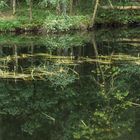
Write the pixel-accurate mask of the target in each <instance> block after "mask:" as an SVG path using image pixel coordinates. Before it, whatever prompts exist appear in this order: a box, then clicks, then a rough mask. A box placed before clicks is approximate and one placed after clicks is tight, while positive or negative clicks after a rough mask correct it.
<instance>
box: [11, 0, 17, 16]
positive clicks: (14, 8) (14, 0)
mask: <svg viewBox="0 0 140 140" xmlns="http://www.w3.org/2000/svg"><path fill="white" fill-rule="evenodd" d="M12 4H13V15H14V14H15V13H16V0H13V3H12Z"/></svg>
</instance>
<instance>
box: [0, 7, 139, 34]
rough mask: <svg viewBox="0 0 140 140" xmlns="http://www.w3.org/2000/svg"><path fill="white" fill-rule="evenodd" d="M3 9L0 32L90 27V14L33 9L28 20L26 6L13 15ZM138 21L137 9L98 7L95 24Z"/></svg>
mask: <svg viewBox="0 0 140 140" xmlns="http://www.w3.org/2000/svg"><path fill="white" fill-rule="evenodd" d="M11 13H12V11H10V10H5V11H2V12H1V14H0V31H1V32H9V31H11V32H25V31H28V32H29V31H30V32H32V31H34V32H35V31H37V32H47V33H48V32H53V33H54V32H68V31H71V30H88V29H89V27H91V18H92V14H91V13H90V14H85V13H82V12H79V13H77V15H71V16H68V15H61V16H60V15H56V14H55V12H54V11H50V10H46V11H43V10H42V9H36V8H34V9H33V20H32V21H30V20H29V12H28V10H27V8H19V9H18V10H17V12H16V13H17V14H15V15H14V16H13V15H12V14H11ZM138 23H140V15H139V10H115V9H112V10H103V9H101V8H99V10H98V12H97V16H96V21H95V25H97V26H98V25H100V26H128V25H135V24H138Z"/></svg>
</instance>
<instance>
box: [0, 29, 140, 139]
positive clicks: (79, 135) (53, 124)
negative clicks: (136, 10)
mask: <svg viewBox="0 0 140 140" xmlns="http://www.w3.org/2000/svg"><path fill="white" fill-rule="evenodd" d="M139 52H140V35H139V29H137V28H135V29H117V30H109V29H104V30H97V31H94V32H89V33H72V34H62V35H40V36H36V35H19V36H16V35H7V34H6V35H0V139H1V140H9V139H10V140H17V139H21V140H129V139H130V140H139V139H140V134H139V131H140V128H139V126H140V120H139V117H140V110H139V108H140V100H139V99H140V95H139V93H140V87H139V81H140V66H139V65H140V58H139Z"/></svg>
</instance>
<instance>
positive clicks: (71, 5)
mask: <svg viewBox="0 0 140 140" xmlns="http://www.w3.org/2000/svg"><path fill="white" fill-rule="evenodd" d="M72 14H73V0H70V15H72Z"/></svg>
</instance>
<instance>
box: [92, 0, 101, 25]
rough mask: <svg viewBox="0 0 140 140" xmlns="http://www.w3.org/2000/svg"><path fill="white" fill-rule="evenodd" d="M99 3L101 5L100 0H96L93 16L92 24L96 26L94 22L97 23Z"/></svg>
mask: <svg viewBox="0 0 140 140" xmlns="http://www.w3.org/2000/svg"><path fill="white" fill-rule="evenodd" d="M98 5H99V0H96V2H95V7H94V12H93V16H92V26H94V24H95V18H96V14H97V9H98Z"/></svg>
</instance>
